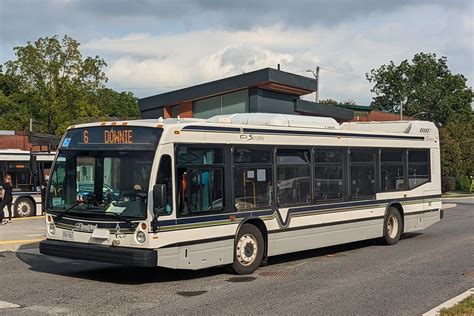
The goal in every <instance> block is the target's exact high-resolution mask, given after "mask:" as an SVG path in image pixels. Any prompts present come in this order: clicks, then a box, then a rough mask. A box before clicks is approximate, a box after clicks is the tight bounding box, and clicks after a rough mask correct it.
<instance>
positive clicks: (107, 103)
mask: <svg viewBox="0 0 474 316" xmlns="http://www.w3.org/2000/svg"><path fill="white" fill-rule="evenodd" d="M94 98H95V100H94V102H95V103H96V104H98V105H99V106H100V107H101V109H102V111H103V112H105V113H107V115H108V116H113V117H118V118H128V117H139V116H140V109H139V107H138V101H137V99H136V98H135V97H134V96H133V93H131V92H117V91H114V90H112V89H109V88H105V89H99V90H98V91H97V94H96V95H95V96H94Z"/></svg>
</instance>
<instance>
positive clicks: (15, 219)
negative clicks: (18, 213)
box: [12, 215, 44, 222]
mask: <svg viewBox="0 0 474 316" xmlns="http://www.w3.org/2000/svg"><path fill="white" fill-rule="evenodd" d="M32 219H44V215H40V216H31V217H18V218H13V219H12V221H14V222H16V221H27V220H32Z"/></svg>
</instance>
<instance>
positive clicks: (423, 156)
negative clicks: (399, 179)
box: [408, 149, 430, 189]
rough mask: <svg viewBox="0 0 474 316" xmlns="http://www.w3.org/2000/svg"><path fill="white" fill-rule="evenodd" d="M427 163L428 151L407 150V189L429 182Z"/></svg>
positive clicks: (428, 159)
mask: <svg viewBox="0 0 474 316" xmlns="http://www.w3.org/2000/svg"><path fill="white" fill-rule="evenodd" d="M429 161H430V152H429V151H428V150H426V149H422V150H416V149H410V150H408V179H409V181H408V187H409V188H410V189H413V188H416V187H417V186H420V185H422V184H424V183H426V182H428V181H430V170H429V165H430V164H429Z"/></svg>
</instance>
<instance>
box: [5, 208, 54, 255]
mask: <svg viewBox="0 0 474 316" xmlns="http://www.w3.org/2000/svg"><path fill="white" fill-rule="evenodd" d="M44 238H45V226H44V216H37V217H26V218H14V219H12V223H11V224H6V225H0V251H8V250H9V251H14V250H17V249H19V248H20V247H26V246H27V245H30V246H31V247H36V246H37V243H38V242H39V241H40V240H42V239H44Z"/></svg>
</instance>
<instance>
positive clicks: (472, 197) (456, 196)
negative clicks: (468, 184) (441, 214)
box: [441, 195, 474, 200]
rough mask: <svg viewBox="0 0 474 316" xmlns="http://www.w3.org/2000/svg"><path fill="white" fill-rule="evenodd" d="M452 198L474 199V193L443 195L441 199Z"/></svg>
mask: <svg viewBox="0 0 474 316" xmlns="http://www.w3.org/2000/svg"><path fill="white" fill-rule="evenodd" d="M452 199H456V200H468V199H474V195H468V196H465V195H453V196H449V195H448V196H446V195H444V196H441V200H452Z"/></svg>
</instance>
